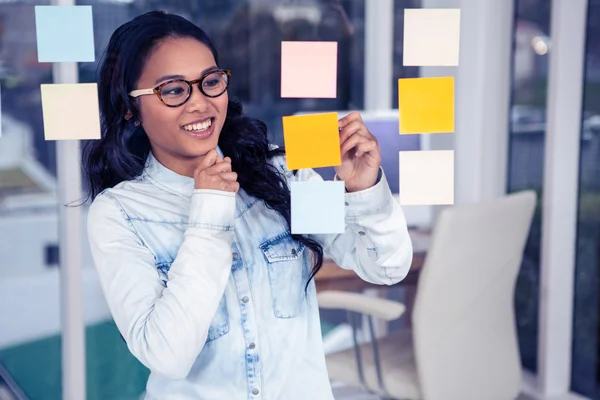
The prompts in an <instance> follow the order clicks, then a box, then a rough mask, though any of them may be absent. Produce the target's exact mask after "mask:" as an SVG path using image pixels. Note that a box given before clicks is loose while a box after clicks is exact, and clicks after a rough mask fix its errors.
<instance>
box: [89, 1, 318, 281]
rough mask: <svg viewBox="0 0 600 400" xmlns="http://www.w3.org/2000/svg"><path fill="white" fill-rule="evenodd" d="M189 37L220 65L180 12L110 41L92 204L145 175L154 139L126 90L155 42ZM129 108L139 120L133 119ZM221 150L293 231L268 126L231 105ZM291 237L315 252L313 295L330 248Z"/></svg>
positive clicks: (92, 162)
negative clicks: (140, 122)
mask: <svg viewBox="0 0 600 400" xmlns="http://www.w3.org/2000/svg"><path fill="white" fill-rule="evenodd" d="M183 37H186V38H187V37H189V38H194V39H196V40H198V41H199V42H201V43H203V44H204V45H206V46H207V47H208V48H209V49H210V51H211V52H212V54H213V56H214V58H215V61H216V62H217V65H218V62H219V59H218V54H217V50H216V48H215V46H214V45H213V43H212V41H211V40H210V38H209V37H208V35H207V34H206V33H205V32H204V31H203V30H202V29H200V28H199V27H197V26H196V25H194V24H193V23H191V22H190V21H188V20H186V19H185V18H183V17H180V16H178V15H173V14H168V13H165V12H162V11H151V12H148V13H146V14H143V15H140V16H138V17H136V18H134V19H133V20H131V21H130V22H127V23H125V24H124V25H122V26H121V27H119V28H118V29H117V30H116V31H115V32H114V33H113V35H112V37H111V38H110V41H109V43H108V47H107V48H106V50H105V52H104V55H103V57H102V61H101V64H100V70H99V82H98V95H99V102H100V114H101V128H102V129H101V130H102V135H101V138H100V139H99V140H95V141H90V142H88V143H87V144H86V145H85V147H84V151H83V158H82V164H83V168H84V174H85V177H86V184H87V198H86V200H93V199H94V198H95V197H96V196H97V195H98V194H99V193H101V192H102V191H103V190H105V189H107V188H111V187H113V186H115V185H116V184H118V183H120V182H122V181H126V180H131V179H135V178H136V177H138V176H140V175H141V173H142V171H143V169H144V166H145V163H146V158H147V157H148V155H149V153H150V141H149V139H148V136H147V135H146V132H145V131H144V129H143V128H142V126H141V125H140V126H136V125H135V123H134V121H136V120H137V116H138V115H139V111H138V108H137V105H136V102H135V101H134V100H133V99H131V98H130V97H129V96H128V95H127V93H128V92H129V91H131V90H133V89H135V87H136V84H137V81H138V79H139V77H140V75H141V73H142V69H143V66H144V64H145V62H146V60H147V59H148V57H149V55H150V54H151V52H152V50H153V49H154V48H155V47H156V45H157V44H159V43H161V42H162V41H164V40H165V39H169V38H183ZM128 110H129V111H131V113H132V114H133V117H132V118H129V119H128V120H126V119H125V115H126V113H127V111H128ZM219 147H220V148H221V150H222V151H223V153H224V155H225V156H228V157H230V158H231V163H232V169H233V170H234V171H236V172H237V173H238V182H239V184H240V187H241V188H242V189H243V190H244V191H246V193H248V194H249V195H251V196H254V197H256V198H258V199H260V200H263V201H264V202H265V204H266V206H267V207H268V208H270V209H272V210H274V211H276V212H277V213H279V214H280V215H281V216H282V217H283V218H284V219H285V220H286V222H287V225H288V229H289V227H290V219H291V217H290V214H291V213H290V193H289V188H288V185H287V183H286V180H285V177H284V176H283V175H282V174H281V173H280V172H279V171H278V170H277V169H276V167H275V166H273V165H272V164H271V163H269V160H270V159H271V158H273V157H275V156H279V155H282V154H284V150H283V149H282V148H277V149H270V147H269V141H268V137H267V127H266V125H265V124H264V123H263V122H261V121H259V120H257V119H254V118H249V117H247V116H245V115H244V114H243V111H242V106H241V104H240V103H239V102H237V101H234V100H230V101H229V104H228V107H227V117H226V119H225V123H224V125H223V129H222V131H221V134H220V136H219ZM295 173H296V171H294V174H295ZM292 236H293V238H294V239H295V240H297V241H299V242H301V243H303V244H304V245H305V246H306V247H307V248H308V249H310V251H311V252H312V260H313V268H312V271H311V274H310V276H309V279H308V281H307V282H306V286H305V288H304V290H305V292H306V290H307V289H308V285H309V283H310V281H311V280H312V279H313V278H314V276H315V274H316V273H317V272H318V270H319V269H320V268H321V266H322V264H323V247H322V246H321V245H320V244H319V243H318V242H316V241H314V240H312V239H310V238H308V237H306V236H303V235H292Z"/></svg>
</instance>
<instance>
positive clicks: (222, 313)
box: [157, 263, 229, 343]
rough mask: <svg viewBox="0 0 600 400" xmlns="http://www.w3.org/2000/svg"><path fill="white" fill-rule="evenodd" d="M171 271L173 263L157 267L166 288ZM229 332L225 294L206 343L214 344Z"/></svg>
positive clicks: (211, 324)
mask: <svg viewBox="0 0 600 400" xmlns="http://www.w3.org/2000/svg"><path fill="white" fill-rule="evenodd" d="M170 269H171V263H162V264H160V265H158V266H157V270H158V275H159V278H160V280H161V281H162V282H163V285H164V286H165V287H166V286H167V285H168V284H169V270H170ZM198 307H202V304H198ZM228 332H229V312H228V309H227V301H226V297H225V294H223V297H221V301H220V302H219V307H218V308H217V312H216V313H215V316H214V317H213V319H212V321H211V323H210V327H209V328H208V335H207V337H206V343H209V342H212V341H213V340H215V339H218V338H220V337H221V336H223V335H225V334H226V333H228Z"/></svg>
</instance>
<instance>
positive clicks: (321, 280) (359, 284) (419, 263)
mask: <svg viewBox="0 0 600 400" xmlns="http://www.w3.org/2000/svg"><path fill="white" fill-rule="evenodd" d="M425 255H426V253H425V252H418V253H414V254H413V261H412V264H411V267H410V270H409V271H408V275H407V276H406V278H404V279H403V280H401V281H400V282H398V283H397V284H396V285H415V284H416V283H417V280H418V279H419V272H420V271H421V268H422V267H423V264H424V262H425ZM315 284H316V286H317V292H320V291H323V290H347V291H353V292H356V291H362V290H365V289H379V288H386V287H389V286H387V285H375V284H373V283H369V282H365V281H364V280H362V279H361V278H360V277H359V276H358V275H356V272H354V271H352V270H347V269H343V268H341V267H339V266H338V265H337V264H336V263H335V262H334V261H333V260H330V259H324V260H323V266H322V267H321V270H320V271H319V272H318V273H317V275H316V276H315ZM392 286H395V285H392Z"/></svg>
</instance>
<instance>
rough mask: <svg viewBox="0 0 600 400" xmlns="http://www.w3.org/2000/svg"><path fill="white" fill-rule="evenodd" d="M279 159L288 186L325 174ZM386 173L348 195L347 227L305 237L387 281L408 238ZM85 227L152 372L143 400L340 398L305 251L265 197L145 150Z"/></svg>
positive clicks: (402, 259)
mask: <svg viewBox="0 0 600 400" xmlns="http://www.w3.org/2000/svg"><path fill="white" fill-rule="evenodd" d="M217 150H218V152H219V153H220V154H221V155H222V152H221V151H220V149H218V148H217ZM271 163H272V164H273V165H274V166H275V167H276V168H277V169H278V170H279V172H280V173H281V174H283V175H284V176H285V177H286V178H287V181H288V184H289V182H291V181H306V180H322V178H321V177H320V176H319V175H318V174H317V173H316V172H315V171H313V170H312V169H303V170H299V171H298V173H297V174H296V175H293V174H292V172H291V171H288V170H287V168H286V165H285V157H283V156H282V157H275V158H273V159H272V160H271ZM381 172H382V173H381V174H380V179H379V181H378V182H377V183H376V185H375V186H373V187H371V188H369V189H366V190H363V191H359V192H353V193H346V194H345V200H346V206H345V207H346V213H345V222H346V231H345V233H343V234H329V235H312V236H311V238H312V239H314V240H316V241H318V242H319V243H320V244H321V245H322V246H323V249H324V255H325V257H327V258H330V259H332V260H333V261H335V262H336V263H337V264H338V265H339V266H340V267H342V268H345V269H352V270H354V271H355V272H356V273H357V274H358V276H360V277H361V278H362V279H364V280H365V281H367V282H371V283H375V284H383V285H391V284H394V283H397V282H398V281H400V280H401V279H403V278H404V277H405V276H406V274H407V272H408V270H409V267H410V264H411V261H412V244H411V241H410V237H409V235H408V230H407V226H406V220H405V218H404V214H403V212H402V210H401V208H400V205H399V204H398V202H397V201H396V200H395V199H394V198H393V197H392V194H391V192H390V189H389V186H388V183H387V181H386V177H385V174H384V173H383V170H381ZM88 234H89V240H90V246H91V251H92V256H93V259H94V264H95V266H96V269H97V271H98V274H99V278H100V283H101V287H102V290H103V292H104V295H105V297H106V300H107V303H108V306H109V309H110V311H111V314H112V316H113V319H114V321H115V323H116V326H117V327H118V329H119V331H120V332H121V334H122V336H123V338H124V339H125V341H126V342H127V345H128V348H129V350H130V351H131V353H132V354H133V355H134V356H135V357H136V358H137V359H138V360H139V361H140V362H141V363H142V364H144V365H145V366H146V367H147V368H148V369H150V371H151V374H150V377H149V379H148V383H147V389H146V397H145V398H146V399H147V400H150V399H151V400H171V399H173V400H175V399H176V400H187V399H190V400H192V399H194V400H196V399H210V400H213V399H214V400H222V399H228V400H236V399H251V400H260V399H264V400H267V399H268V400H279V399H283V400H296V399H297V400H305V399H314V400H320V399H324V400H325V399H327V400H329V399H333V395H332V391H331V386H330V383H329V379H328V374H327V369H326V364H325V356H324V351H323V343H322V337H321V327H320V320H319V310H318V304H317V295H316V289H315V283H314V280H312V281H311V283H310V285H309V286H308V294H307V295H305V292H304V287H305V284H306V282H307V279H308V276H309V273H310V271H311V268H312V264H311V254H310V253H311V252H310V250H309V249H308V248H306V247H305V246H304V245H303V244H302V243H300V242H298V241H296V240H294V239H293V238H292V236H291V233H290V230H289V228H288V226H287V224H286V222H285V219H284V218H283V217H281V216H280V215H279V214H278V213H276V212H275V211H273V210H271V209H269V208H267V207H266V205H265V203H264V202H263V201H262V200H259V199H257V198H255V197H252V196H250V195H248V194H247V193H245V192H244V191H243V190H241V189H240V190H239V192H238V193H237V194H235V193H230V192H224V191H217V190H205V189H194V180H193V179H192V178H189V177H185V176H181V175H178V174H177V173H175V172H173V171H171V170H169V169H167V168H166V167H164V166H162V165H161V164H160V163H159V162H158V161H157V160H156V159H155V158H154V157H153V156H152V154H150V156H149V157H148V160H147V164H146V166H145V169H144V171H143V173H142V174H141V175H140V177H138V178H136V179H134V180H131V181H125V182H122V183H120V184H118V185H116V186H115V187H114V188H111V189H107V190H105V191H103V192H102V193H101V194H99V195H98V196H97V197H96V199H95V200H94V201H93V203H92V205H91V206H90V210H89V214H88Z"/></svg>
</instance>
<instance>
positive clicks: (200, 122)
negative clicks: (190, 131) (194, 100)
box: [181, 117, 215, 129]
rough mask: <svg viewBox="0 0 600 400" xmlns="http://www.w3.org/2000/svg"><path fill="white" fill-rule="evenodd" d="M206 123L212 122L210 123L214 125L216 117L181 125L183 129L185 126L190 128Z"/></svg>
mask: <svg viewBox="0 0 600 400" xmlns="http://www.w3.org/2000/svg"><path fill="white" fill-rule="evenodd" d="M206 121H210V123H211V124H212V123H214V122H215V117H208V118H204V119H198V120H196V121H193V122H190V123H187V124H183V125H181V128H182V129H183V127H184V126H188V125H196V124H202V123H204V122H206Z"/></svg>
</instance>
